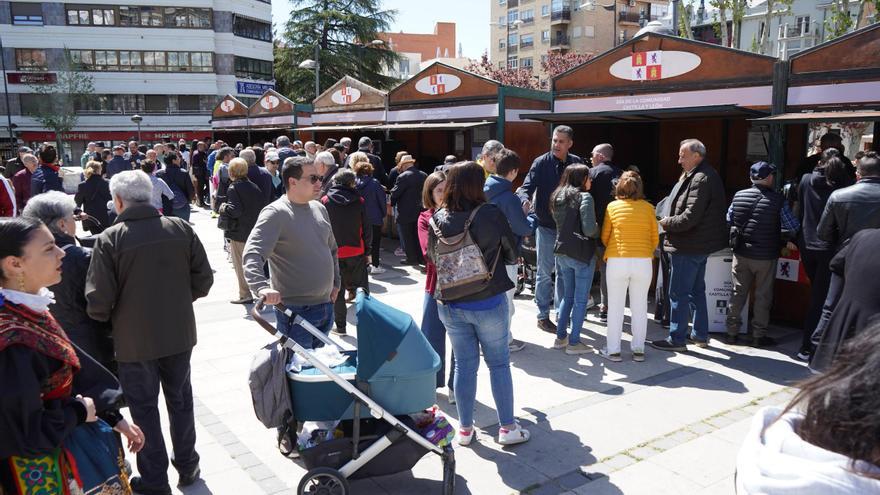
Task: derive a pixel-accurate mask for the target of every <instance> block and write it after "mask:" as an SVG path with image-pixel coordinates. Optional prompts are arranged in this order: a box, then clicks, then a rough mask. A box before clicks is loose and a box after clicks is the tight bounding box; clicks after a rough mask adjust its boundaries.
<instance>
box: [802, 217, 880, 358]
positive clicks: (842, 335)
mask: <svg viewBox="0 0 880 495" xmlns="http://www.w3.org/2000/svg"><path fill="white" fill-rule="evenodd" d="M878 251H880V229H866V230H862V231H860V232H858V233H856V235H854V236H852V238H851V239H850V241H849V244H848V245H847V246H846V247H845V248H843V249H841V250H840V251H839V252H838V253H837V254H836V255H835V256H834V258H832V259H831V264H830V269H831V271H832V272H834V273H835V274H837V275H841V276H843V277H844V280H845V282H844V285H843V293H842V294H841V295H840V300H839V301H838V303H837V306H836V307H835V308H834V312H833V313H832V314H831V320H830V321H829V323H828V328H827V329H825V330H824V331H823V332H822V333H821V335H815V336H814V337H813V338H814V340H815V341H817V345H816V351H815V354H814V355H813V359H812V360H811V361H810V368H811V369H813V370H815V371H823V370H825V369H827V368H828V367H829V366H830V365H831V363H832V361H833V360H834V357H835V356H836V355H837V352H838V350H839V349H840V347H841V346H842V345H843V343H844V342H845V341H847V340H849V339H851V338H852V337H853V336H855V335H856V334H858V333H859V332H861V331H863V330H864V329H865V328H867V327H868V325H869V321H870V320H872V319H878V318H880V276H878V274H880V257H878V256H877V254H876V253H877V252H878Z"/></svg>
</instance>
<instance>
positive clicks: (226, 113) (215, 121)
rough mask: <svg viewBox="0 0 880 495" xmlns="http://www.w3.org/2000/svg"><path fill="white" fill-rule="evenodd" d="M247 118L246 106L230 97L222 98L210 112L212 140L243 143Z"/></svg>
mask: <svg viewBox="0 0 880 495" xmlns="http://www.w3.org/2000/svg"><path fill="white" fill-rule="evenodd" d="M247 116H248V107H247V105H245V104H244V103H242V102H241V101H240V100H239V99H238V98H236V97H234V96H232V95H226V96H224V97H223V99H222V100H220V102H219V103H217V106H215V107H214V110H213V111H212V112H211V130H212V133H213V135H214V136H213V139H215V140H216V139H221V140H223V141H226V142H231V143H236V142H239V141H241V142H244V140H245V138H246V137H247V131H246V129H247V124H248V122H247V120H248V119H247ZM239 129H240V130H239Z"/></svg>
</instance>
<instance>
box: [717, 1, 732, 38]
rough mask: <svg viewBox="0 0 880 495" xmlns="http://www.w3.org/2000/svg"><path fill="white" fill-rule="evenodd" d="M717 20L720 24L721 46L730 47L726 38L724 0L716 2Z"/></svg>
mask: <svg viewBox="0 0 880 495" xmlns="http://www.w3.org/2000/svg"><path fill="white" fill-rule="evenodd" d="M718 20H719V22H720V23H721V46H730V43H729V42H728V37H727V4H726V3H725V1H724V0H722V1H720V2H718Z"/></svg>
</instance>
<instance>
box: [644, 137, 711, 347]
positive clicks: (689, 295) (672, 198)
mask: <svg viewBox="0 0 880 495" xmlns="http://www.w3.org/2000/svg"><path fill="white" fill-rule="evenodd" d="M678 163H680V164H681V168H682V169H683V170H684V173H683V174H682V176H681V179H680V180H679V181H678V183H677V184H676V185H675V187H673V188H672V192H671V193H670V194H669V198H668V199H667V205H666V207H667V208H668V210H669V211H668V212H664V216H663V218H661V219H660V222H659V223H660V226H661V227H663V230H665V231H666V240H665V241H664V243H663V248H664V249H665V250H666V251H667V252H669V253H670V254H669V262H670V265H671V267H672V274H671V276H670V279H669V308H670V321H669V337H668V338H666V339H661V340H655V341H653V342H651V346H652V347H654V348H656V349H660V350H664V351H686V350H687V345H686V344H687V342H688V341H691V342H693V343H694V344H695V345H696V346H697V347H707V346H708V345H709V313H708V309H707V307H706V280H705V278H706V261H707V260H708V258H709V255H710V254H712V253H714V252H715V251H718V250H720V249H724V248H725V247H727V243H728V229H727V222H726V221H725V218H724V217H725V211H726V210H727V208H726V203H727V201H726V200H725V197H724V184H723V183H722V182H721V177H720V176H719V175H718V172H716V171H715V169H714V168H712V166H711V165H709V164H708V163H707V162H706V146H705V145H703V143H701V142H700V141H698V140H696V139H685V140H684V141H682V142H681V146H680V148H679V151H678ZM692 307H693V323H694V330H693V333H691V334H690V335H688V323H689V322H690V320H691V309H692Z"/></svg>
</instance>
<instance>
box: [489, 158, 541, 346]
mask: <svg viewBox="0 0 880 495" xmlns="http://www.w3.org/2000/svg"><path fill="white" fill-rule="evenodd" d="M492 161H493V163H494V164H495V172H494V173H492V174H491V175H490V176H489V177H488V178H487V179H486V184H485V186H484V187H483V192H485V193H486V201H487V202H489V203H490V204H493V205H495V206H497V207H498V209H500V210H501V213H503V214H504V217H505V218H507V223H509V224H510V230H512V231H513V234H514V235H515V236H516V240H517V243H516V244H517V253H518V252H519V246H520V244H521V243H522V238H523V237H525V236H529V235H533V234H534V229H533V228H532V226H531V224H529V221H528V219H527V218H526V214H525V212H523V209H522V205H521V204H520V202H519V199H518V198H517V197H516V195H515V194H514V193H513V181H514V180H516V176H517V175H518V174H519V167H520V163H521V162H520V159H519V155H517V154H516V152H515V151H513V150H510V149H507V148H502V149H501V151H499V152H498V153H496V154H495V156H494V157H492ZM506 268H507V276H508V277H509V278H510V280H513V281H515V280H516V279H517V265H516V263H513V264H510V265H506ZM515 292H516V288H513V289H510V290H508V291H507V300H508V303H509V304H508V310H509V315H510V316H509V318H508V321H509V322H511V323H512V322H513V313H514V311H515V308H514V306H513V296H514V293H515ZM512 330H513V327H512V326H511V331H512ZM509 335H510V344H509V347H510V352H516V351H520V350H522V349H523V347H525V344H524V343H523V342H522V341H521V340H517V339H514V338H513V333H510V334H509Z"/></svg>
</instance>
